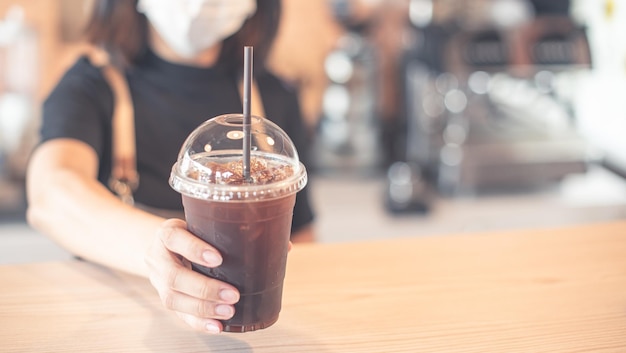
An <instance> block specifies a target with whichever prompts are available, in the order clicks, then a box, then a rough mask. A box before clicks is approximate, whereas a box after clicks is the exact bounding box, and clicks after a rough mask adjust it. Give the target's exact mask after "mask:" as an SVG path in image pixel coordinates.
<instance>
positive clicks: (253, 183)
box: [170, 114, 307, 201]
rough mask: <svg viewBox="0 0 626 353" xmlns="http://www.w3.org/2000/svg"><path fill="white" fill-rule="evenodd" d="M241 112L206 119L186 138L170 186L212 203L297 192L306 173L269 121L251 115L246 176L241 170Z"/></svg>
mask: <svg viewBox="0 0 626 353" xmlns="http://www.w3.org/2000/svg"><path fill="white" fill-rule="evenodd" d="M243 122H244V119H243V115H242V114H226V115H220V116H217V117H215V118H212V119H210V120H207V121H205V122H204V123H203V124H201V125H200V126H198V127H197V128H196V129H195V130H194V131H193V132H192V133H191V134H190V135H189V136H188V137H187V139H186V140H185V142H184V143H183V146H182V147H181V150H180V152H179V154H178V160H177V161H176V163H175V164H174V166H173V167H172V173H171V175H170V185H171V186H172V188H173V189H174V190H176V191H178V192H180V193H181V194H184V195H187V196H191V197H194V198H197V199H206V200H214V201H250V200H264V199H272V198H279V197H283V196H287V195H290V194H293V193H295V192H298V191H300V190H301V189H302V188H304V186H305V185H306V183H307V173H306V169H305V167H304V165H303V164H302V163H301V162H300V160H299V157H298V151H296V148H295V146H294V144H293V142H292V141H291V139H290V138H289V136H287V134H286V133H285V132H284V131H283V130H282V129H281V128H280V127H278V126H277V125H276V124H274V123H273V122H271V121H270V120H268V119H264V118H261V117H258V116H252V117H251V128H250V131H251V134H250V145H251V149H250V178H249V179H246V178H244V174H243V137H244V132H243Z"/></svg>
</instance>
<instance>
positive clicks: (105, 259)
mask: <svg viewBox="0 0 626 353" xmlns="http://www.w3.org/2000/svg"><path fill="white" fill-rule="evenodd" d="M42 179H44V180H45V181H41V182H40V185H37V186H32V187H30V190H29V191H30V192H29V209H28V220H29V222H30V223H31V225H32V226H33V227H34V228H35V229H37V230H38V231H40V232H42V233H44V234H45V235H47V236H49V237H50V238H51V239H53V240H54V241H56V242H57V243H59V244H60V245H61V246H63V247H64V248H65V249H67V250H68V251H70V252H71V253H73V254H75V255H77V256H79V257H82V258H84V259H86V260H90V261H94V262H97V263H100V264H103V265H105V266H109V267H114V268H117V269H120V270H123V271H127V272H130V273H135V274H140V275H145V273H146V268H145V264H144V259H143V254H145V252H146V249H147V248H148V246H149V244H150V243H151V241H152V238H153V236H154V234H155V231H156V228H157V227H158V225H159V224H160V223H161V222H162V221H163V219H160V218H158V217H155V216H152V215H150V214H147V213H145V212H142V211H139V210H136V209H133V208H132V207H129V206H127V205H124V204H122V203H121V202H120V201H119V200H118V199H117V198H115V197H114V196H113V195H112V194H110V193H109V192H108V191H107V190H106V189H105V188H104V187H103V186H102V185H101V184H99V183H98V182H97V181H96V180H91V179H87V178H85V177H82V176H80V175H77V174H76V173H73V172H71V171H58V172H55V173H53V175H49V176H47V177H46V178H42Z"/></svg>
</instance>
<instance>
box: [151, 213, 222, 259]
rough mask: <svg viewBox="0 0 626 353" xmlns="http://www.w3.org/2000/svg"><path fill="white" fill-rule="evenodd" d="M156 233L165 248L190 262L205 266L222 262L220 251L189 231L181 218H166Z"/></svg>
mask: <svg viewBox="0 0 626 353" xmlns="http://www.w3.org/2000/svg"><path fill="white" fill-rule="evenodd" d="M157 235H158V237H159V239H160V240H161V242H162V243H163V245H164V246H165V247H166V248H167V249H169V250H170V251H172V252H175V253H177V254H180V255H182V256H183V257H185V258H186V259H188V260H189V261H191V262H195V263H198V264H202V265H204V266H207V267H217V266H219V265H221V264H222V256H221V255H220V253H219V252H218V251H217V250H216V249H215V248H213V247H212V246H211V245H209V244H207V243H206V242H205V241H203V240H202V239H200V238H198V237H196V236H195V235H193V234H192V233H190V232H189V231H188V230H187V224H186V223H185V221H183V220H180V219H168V220H167V221H165V222H164V223H163V224H162V225H161V227H160V228H159V231H158V232H157Z"/></svg>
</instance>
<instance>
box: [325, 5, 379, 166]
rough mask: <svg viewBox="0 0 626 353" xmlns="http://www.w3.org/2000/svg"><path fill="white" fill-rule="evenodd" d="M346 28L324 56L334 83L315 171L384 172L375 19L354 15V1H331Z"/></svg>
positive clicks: (329, 91)
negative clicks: (373, 39)
mask: <svg viewBox="0 0 626 353" xmlns="http://www.w3.org/2000/svg"><path fill="white" fill-rule="evenodd" d="M329 4H330V6H331V9H332V10H333V12H334V15H335V18H336V19H337V21H338V22H339V23H340V24H342V25H343V27H344V28H345V33H344V34H343V35H342V36H341V37H340V38H339V40H338V42H337V43H336V45H335V48H334V50H332V51H331V52H330V53H329V54H328V56H327V57H326V60H325V71H326V74H327V76H328V80H329V85H328V87H327V88H326V91H325V93H324V97H323V104H322V115H321V116H320V119H319V123H318V126H317V128H316V133H315V138H314V142H313V170H314V171H315V172H318V173H322V174H350V175H371V174H375V173H378V172H379V171H380V164H381V160H382V150H381V146H380V128H379V124H380V122H379V119H378V113H379V112H378V110H379V109H378V99H377V91H378V82H377V78H376V75H377V62H376V55H377V53H376V48H375V47H374V46H373V45H372V43H371V42H370V41H369V39H368V37H367V34H368V33H367V32H368V29H369V28H370V26H371V25H372V24H371V22H370V18H357V17H355V8H354V6H355V4H356V2H355V1H353V0H330V1H329Z"/></svg>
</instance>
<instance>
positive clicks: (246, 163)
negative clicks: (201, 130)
mask: <svg viewBox="0 0 626 353" xmlns="http://www.w3.org/2000/svg"><path fill="white" fill-rule="evenodd" d="M243 54H244V55H243V63H244V67H243V177H244V179H245V180H246V181H250V149H251V144H250V126H251V125H252V117H251V113H250V109H251V108H250V106H251V102H250V101H251V98H250V97H251V90H252V47H249V46H247V47H244V48H243Z"/></svg>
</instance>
